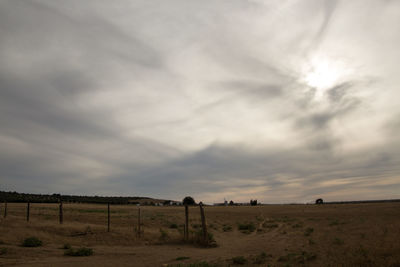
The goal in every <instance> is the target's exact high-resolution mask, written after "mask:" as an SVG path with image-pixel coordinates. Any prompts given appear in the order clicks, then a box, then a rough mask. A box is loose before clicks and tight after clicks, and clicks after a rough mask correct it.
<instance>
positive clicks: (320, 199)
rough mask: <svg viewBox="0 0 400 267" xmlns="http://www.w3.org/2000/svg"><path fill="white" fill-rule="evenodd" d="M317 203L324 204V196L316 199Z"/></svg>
mask: <svg viewBox="0 0 400 267" xmlns="http://www.w3.org/2000/svg"><path fill="white" fill-rule="evenodd" d="M315 204H318V205H319V204H324V201H323V200H322V198H318V199H317V200H315Z"/></svg>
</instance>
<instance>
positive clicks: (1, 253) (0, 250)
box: [0, 248, 8, 255]
mask: <svg viewBox="0 0 400 267" xmlns="http://www.w3.org/2000/svg"><path fill="white" fill-rule="evenodd" d="M7 251H8V249H7V248H0V255H5V254H7Z"/></svg>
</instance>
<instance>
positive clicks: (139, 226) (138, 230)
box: [137, 208, 142, 237]
mask: <svg viewBox="0 0 400 267" xmlns="http://www.w3.org/2000/svg"><path fill="white" fill-rule="evenodd" d="M141 235H142V228H141V219H140V208H139V209H138V227H137V236H138V237H141Z"/></svg>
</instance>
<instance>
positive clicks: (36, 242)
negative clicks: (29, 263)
mask: <svg viewBox="0 0 400 267" xmlns="http://www.w3.org/2000/svg"><path fill="white" fill-rule="evenodd" d="M41 245H42V241H41V240H40V239H39V238H37V237H34V236H32V237H28V238H26V239H25V240H24V242H22V246H23V247H40V246H41Z"/></svg>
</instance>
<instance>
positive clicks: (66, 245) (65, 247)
mask: <svg viewBox="0 0 400 267" xmlns="http://www.w3.org/2000/svg"><path fill="white" fill-rule="evenodd" d="M62 248H63V249H70V248H71V245H70V244H68V243H65V244H64V245H63V247H62Z"/></svg>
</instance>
